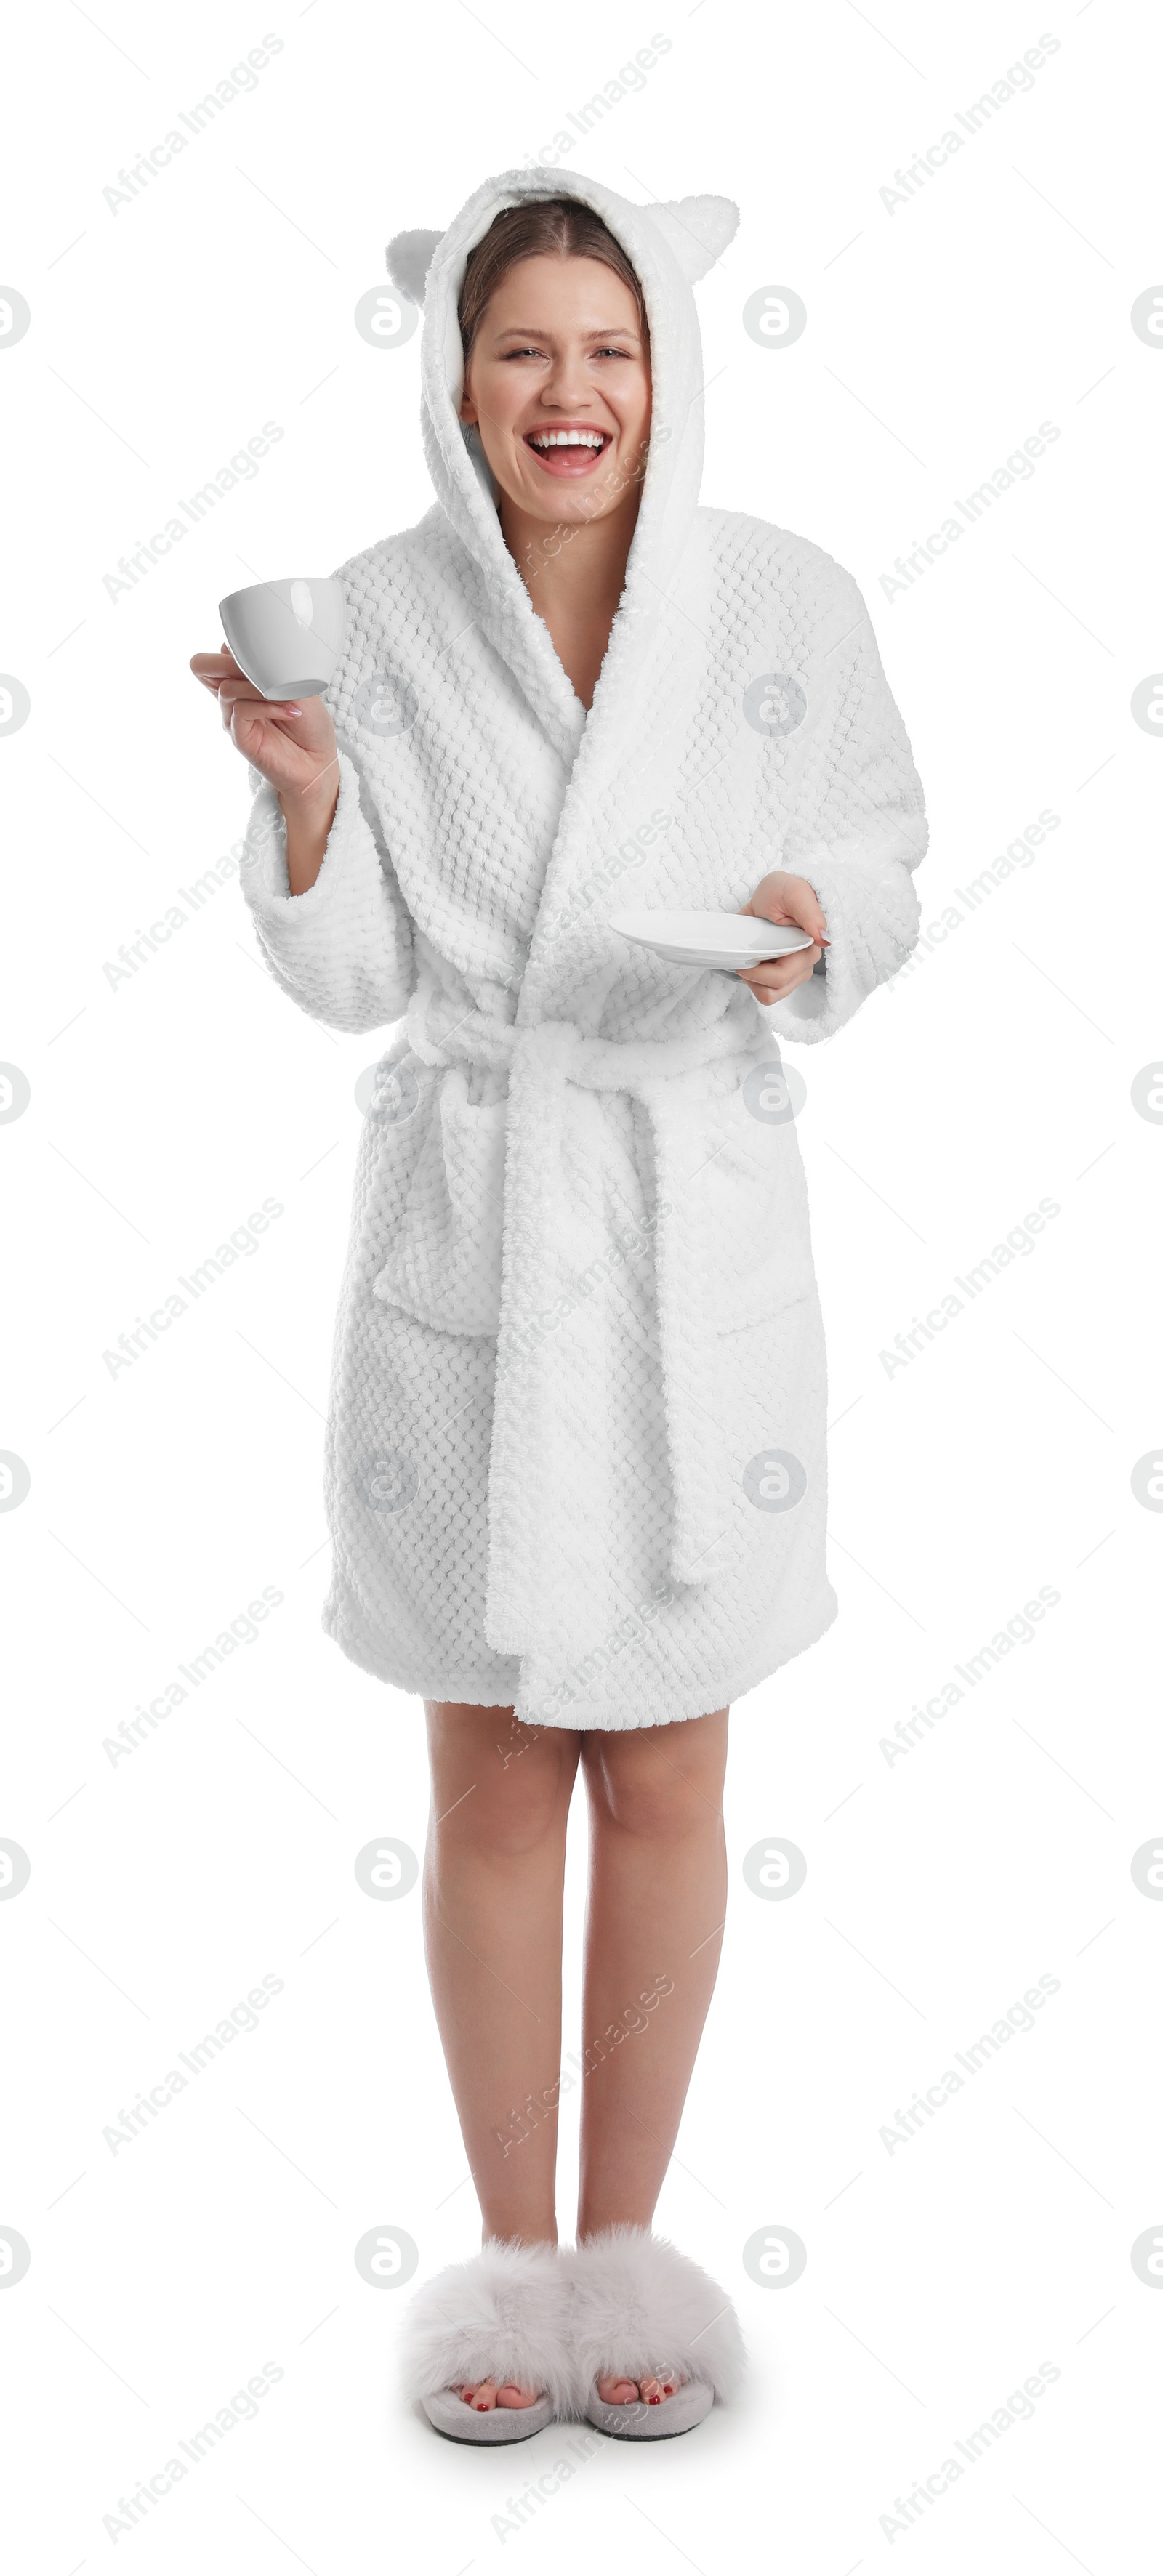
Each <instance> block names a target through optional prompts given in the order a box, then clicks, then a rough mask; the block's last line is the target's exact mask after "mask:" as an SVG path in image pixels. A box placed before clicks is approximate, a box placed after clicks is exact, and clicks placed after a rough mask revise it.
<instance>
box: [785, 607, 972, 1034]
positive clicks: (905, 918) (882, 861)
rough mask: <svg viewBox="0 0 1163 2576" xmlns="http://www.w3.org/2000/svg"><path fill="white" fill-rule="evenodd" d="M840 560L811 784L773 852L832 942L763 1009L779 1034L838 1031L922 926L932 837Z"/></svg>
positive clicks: (815, 710) (811, 710)
mask: <svg viewBox="0 0 1163 2576" xmlns="http://www.w3.org/2000/svg"><path fill="white" fill-rule="evenodd" d="M832 571H833V573H834V576H835V582H834V586H833V587H832V588H831V589H830V593H829V598H828V606H827V611H826V615H825V616H824V618H823V619H822V620H821V627H820V631H819V632H818V634H817V637H816V639H815V652H814V656H813V658H814V661H815V665H816V667H815V672H814V676H813V684H812V688H811V690H810V693H809V707H808V714H809V722H810V724H811V726H812V744H811V754H810V760H809V765H808V768H807V771H806V774H805V777H804V781H803V784H804V787H805V790H806V793H805V795H804V797H803V799H802V801H801V802H800V803H799V804H798V806H797V809H796V811H795V813H794V816H793V819H792V821H791V822H790V823H789V825H788V827H787V829H786V831H785V834H784V837H783V844H782V849H781V853H780V856H779V858H778V860H777V861H775V862H774V864H776V865H777V866H779V867H782V868H787V869H790V870H791V872H792V873H793V874H794V875H796V876H802V877H806V878H807V880H808V883H809V885H811V886H813V887H814V889H815V892H816V894H817V896H818V897H819V900H820V903H821V906H822V908H823V912H824V916H825V919H826V921H827V924H828V939H829V942H830V945H829V946H828V947H827V948H826V949H825V951H824V973H823V975H820V974H818V973H817V974H815V975H812V976H809V978H808V980H807V982H806V983H803V984H799V985H797V986H796V988H795V991H794V992H792V993H789V995H788V997H787V1000H786V1001H783V1002H773V1003H772V1004H771V1006H770V1008H769V1009H765V1010H763V1014H762V1015H763V1019H764V1021H765V1023H770V1024H771V1026H772V1027H774V1029H775V1030H776V1033H777V1035H778V1036H779V1037H781V1038H789V1039H800V1040H806V1041H808V1042H811V1041H812V1040H814V1039H817V1038H830V1037H832V1036H834V1034H835V1032H836V1030H837V1029H840V1028H843V1026H844V1023H845V1021H846V1020H850V1019H851V1018H852V1015H853V1012H854V1011H857V1010H858V1009H859V1007H860V1004H861V1002H862V1001H863V1000H864V999H865V996H866V995H867V994H869V993H871V992H873V991H874V990H875V988H876V986H877V985H878V984H883V983H885V982H886V981H887V979H888V978H889V976H890V975H895V974H896V972H897V969H898V967H900V966H903V965H904V962H905V959H906V958H907V957H908V956H910V955H911V953H912V951H913V949H914V948H915V946H916V943H917V935H918V931H919V928H920V907H919V905H918V902H917V896H916V889H915V887H914V885H913V870H914V868H915V867H916V866H917V865H918V863H919V861H920V860H921V859H922V858H923V856H924V853H925V850H926V848H927V846H928V837H929V834H928V824H927V822H926V820H925V809H924V793H923V790H922V787H921V782H920V779H919V778H918V776H917V772H916V769H915V767H914V765H913V755H912V749H911V746H910V743H909V738H908V735H907V733H906V732H905V728H904V725H903V723H902V721H901V717H900V712H899V709H898V708H897V705H896V702H895V700H894V698H893V695H892V692H891V690H890V688H889V685H888V682H887V680H886V678H885V675H884V669H883V666H882V663H881V659H880V654H879V652H878V651H877V645H876V637H875V635H874V634H873V631H872V625H871V621H870V619H869V615H868V610H867V608H866V607H865V604H864V601H863V599H862V597H861V594H860V592H859V590H858V589H857V586H856V583H855V582H854V581H853V580H852V578H851V575H850V574H848V573H843V572H841V571H840V568H839V566H833V567H832ZM759 1007H761V1006H760V1005H757V1008H759Z"/></svg>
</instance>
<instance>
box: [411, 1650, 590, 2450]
mask: <svg viewBox="0 0 1163 2576" xmlns="http://www.w3.org/2000/svg"><path fill="white" fill-rule="evenodd" d="M424 1705H425V1712H426V1715H427V1719H428V1749H429V1757H430V1761H431V1766H432V1810H431V1817H430V1822H429V1832H428V1850H427V1856H426V1862H425V1873H424V1937H425V1950H426V1955H427V1960H428V1974H429V1979H430V1981H431V1986H432V1999H433V2002H434V2004H435V2007H436V2019H437V2022H438V2024H439V2028H440V2036H441V2040H442V2041H443V2045H444V2054H445V2058H446V2060H447V2064H448V2074H449V2081H450V2082H451V2085H452V2090H453V2094H454V2096H455V2099H456V2107H457V2111H458V2113H459V2116H460V2126H461V2134H462V2136H463V2138H464V2144H465V2152H466V2154H467V2156H468V2160H469V2164H470V2166H471V2168H472V2175H473V2181H474V2183H475V2185H476V2192H477V2198H478V2200H479V2202H480V2206H481V2218H482V2222H483V2230H482V2232H483V2235H484V2236H485V2237H486V2238H487V2237H490V2236H500V2237H504V2238H507V2239H513V2238H516V2239H519V2240H520V2241H521V2242H522V2243H524V2244H534V2243H550V2244H556V2241H557V2212H556V2202H555V2186H554V2169H555V2163H556V2155H557V2097H558V2084H559V2079H560V2074H561V1916H562V1888H563V1882H564V1872H565V1829H566V1818H567V1815H568V1812H569V1802H570V1795H571V1792H572V1789H573V1784H574V1778H575V1775H576V1771H577V1759H578V1738H577V1735H576V1733H573V1732H571V1731H569V1730H567V1729H566V1728H563V1727H532V1726H524V1725H522V1724H521V1723H520V1722H519V1721H518V1720H515V1719H514V1716H513V1712H512V1710H511V1709H508V1708H502V1709H498V1708H478V1707H469V1706H463V1705H459V1704H457V1703H455V1702H451V1701H446V1700H426V1701H425V1703H424ZM464 2393H465V2394H466V2396H467V2397H468V2399H469V2402H470V2403H472V2404H474V2405H476V2406H492V2405H495V2404H498V2403H499V2404H501V2405H528V2404H529V2403H530V2401H531V2399H532V2398H533V2397H535V2396H537V2395H538V2394H539V2392H538V2391H537V2390H536V2389H528V2390H519V2389H517V2388H513V2387H503V2388H500V2389H498V2388H497V2387H496V2385H495V2383H494V2382H492V2381H486V2382H485V2383H483V2384H482V2385H481V2386H480V2387H478V2388H476V2389H474V2390H466V2391H465V2392H464Z"/></svg>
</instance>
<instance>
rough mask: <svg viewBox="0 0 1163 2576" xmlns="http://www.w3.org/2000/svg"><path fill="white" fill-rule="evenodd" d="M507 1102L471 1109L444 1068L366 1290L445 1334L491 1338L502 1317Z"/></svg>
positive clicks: (461, 1086) (463, 1086) (454, 1075)
mask: <svg viewBox="0 0 1163 2576" xmlns="http://www.w3.org/2000/svg"><path fill="white" fill-rule="evenodd" d="M507 1107H508V1103H507V1101H505V1100H496V1101H492V1102H484V1103H474V1102H471V1101H470V1100H469V1098H468V1083H467V1079H466V1076H465V1073H464V1071H463V1069H462V1067H461V1066H459V1065H449V1066H447V1067H446V1068H445V1069H444V1071H443V1073H442V1076H441V1080H440V1083H439V1085H438V1088H437V1090H436V1096H435V1100H434V1104H433V1108H432V1113H431V1116H430V1119H429V1123H428V1129H427V1133H426V1135H425V1137H424V1141H423V1143H422V1145H421V1147H420V1151H419V1153H418V1155H417V1157H416V1161H415V1163H414V1165H413V1167H412V1173H411V1178H410V1180H409V1183H408V1189H407V1196H406V1199H405V1202H404V1206H403V1209H402V1211H401V1214H400V1217H399V1220H398V1222H397V1224H396V1225H395V1226H394V1228H393V1230H392V1234H391V1237H390V1241H389V1245H388V1252H387V1258H386V1260H385V1262H384V1266H383V1268H382V1270H381V1271H380V1272H379V1274H378V1276H377V1278H376V1280H375V1283H374V1286H375V1293H376V1295H377V1297H381V1298H383V1299H385V1300H386V1302H387V1303H389V1304H390V1305H394V1306H403V1307H405V1308H406V1309H407V1311H408V1313H409V1314H412V1315H415V1316H416V1317H418V1319H419V1321H420V1322H421V1323H422V1324H433V1325H435V1326H436V1327H437V1329H438V1330H439V1331H441V1332H445V1333H473V1334H479V1333H495V1332H496V1331H497V1328H498V1325H499V1323H500V1311H501V1235H502V1215H503V1207H504V1186H505V1113H506V1110H507Z"/></svg>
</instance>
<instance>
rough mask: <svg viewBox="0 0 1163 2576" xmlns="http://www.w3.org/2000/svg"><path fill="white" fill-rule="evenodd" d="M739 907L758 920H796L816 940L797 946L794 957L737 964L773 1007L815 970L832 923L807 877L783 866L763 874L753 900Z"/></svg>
mask: <svg viewBox="0 0 1163 2576" xmlns="http://www.w3.org/2000/svg"><path fill="white" fill-rule="evenodd" d="M739 910H740V912H741V913H750V914H751V915H752V917H753V919H755V920H756V921H777V922H780V923H783V922H791V923H794V925H795V927H796V929H797V930H806V931H808V932H809V933H810V935H811V937H812V939H813V941H814V942H815V945H814V946H813V947H811V948H796V949H793V951H792V954H791V956H790V957H770V958H768V960H767V962H766V964H765V965H762V966H739V967H737V968H736V970H735V971H736V973H737V974H738V975H740V976H741V977H742V980H743V982H744V983H745V984H750V986H751V990H752V992H753V993H754V995H755V999H756V1001H757V1002H761V1003H762V1005H763V1008H764V1010H769V1009H770V1007H771V1004H772V1003H773V1002H782V1001H783V999H784V997H785V995H786V994H788V993H791V992H794V990H795V987H796V985H797V984H804V983H806V982H807V979H808V977H809V975H811V974H812V973H813V972H814V969H815V966H816V963H817V960H818V959H819V957H820V954H821V951H822V950H823V949H825V948H826V947H827V945H828V941H827V938H826V935H825V934H826V932H827V928H828V925H827V922H826V921H825V919H824V915H823V913H822V912H821V910H820V906H819V901H818V899H817V896H816V893H815V890H814V888H813V887H812V886H810V885H809V884H808V881H807V878H806V877H793V876H789V875H788V874H787V872H786V870H785V869H783V868H775V869H773V870H772V873H771V875H770V876H767V877H763V878H761V880H760V882H759V884H758V885H757V886H756V889H755V892H754V894H753V895H752V897H751V901H750V903H741V904H740V906H739Z"/></svg>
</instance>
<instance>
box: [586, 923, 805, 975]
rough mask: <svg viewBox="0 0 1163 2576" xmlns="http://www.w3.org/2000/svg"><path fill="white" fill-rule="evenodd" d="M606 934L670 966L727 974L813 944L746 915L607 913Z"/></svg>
mask: <svg viewBox="0 0 1163 2576" xmlns="http://www.w3.org/2000/svg"><path fill="white" fill-rule="evenodd" d="M610 928H611V930H616V931H618V932H619V933H620V935H621V937H622V938H623V939H632V940H633V941H634V942H635V944H636V946H637V947H639V948H649V949H651V950H652V951H653V953H654V955H655V956H656V957H666V958H669V960H670V962H671V964H672V965H675V966H721V967H725V968H726V969H727V970H728V971H730V972H732V973H734V972H735V971H737V969H738V968H739V967H740V966H761V965H762V964H763V962H764V959H765V958H770V957H790V956H791V955H792V954H793V952H794V951H795V950H796V949H799V948H814V947H815V944H816V943H815V941H814V939H811V938H809V936H808V933H807V931H806V930H797V929H796V928H795V925H794V924H793V923H790V922H789V923H786V924H784V923H780V922H775V921H757V920H755V919H754V917H753V916H752V915H751V914H750V913H737V912H666V911H658V912H613V913H611V915H610Z"/></svg>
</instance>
